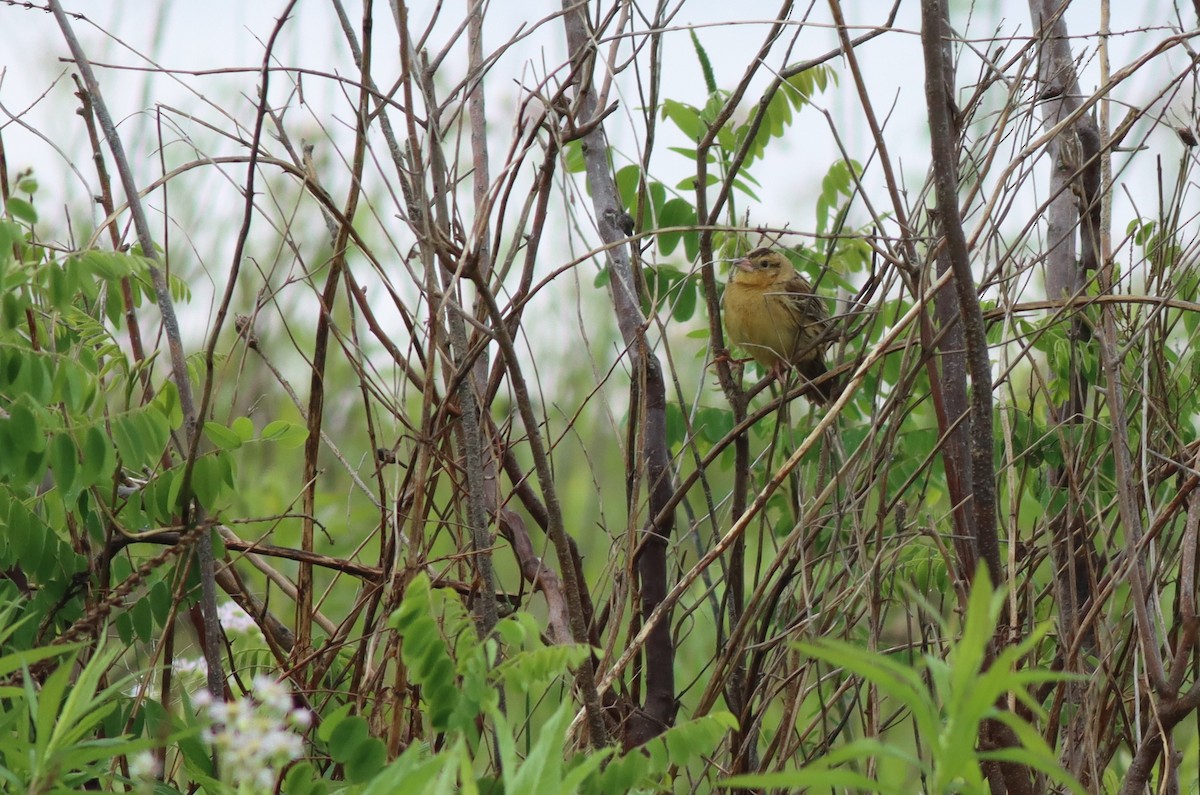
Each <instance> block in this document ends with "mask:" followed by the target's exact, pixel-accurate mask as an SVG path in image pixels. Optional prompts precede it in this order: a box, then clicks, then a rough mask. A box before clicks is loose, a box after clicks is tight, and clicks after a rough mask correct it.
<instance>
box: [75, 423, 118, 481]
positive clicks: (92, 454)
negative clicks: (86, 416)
mask: <svg viewBox="0 0 1200 795" xmlns="http://www.w3.org/2000/svg"><path fill="white" fill-rule="evenodd" d="M116 466H117V459H116V456H115V455H113V448H112V443H111V442H110V441H109V439H108V437H107V436H105V434H104V431H103V430H101V428H100V426H98V425H92V426H90V427H88V429H87V430H85V431H84V432H83V469H82V471H81V475H80V482H81V485H82V486H83V488H90V487H92V486H95V485H102V484H104V483H106V482H107V481H108V480H109V479H111V478H112V473H113V470H114V469H116Z"/></svg>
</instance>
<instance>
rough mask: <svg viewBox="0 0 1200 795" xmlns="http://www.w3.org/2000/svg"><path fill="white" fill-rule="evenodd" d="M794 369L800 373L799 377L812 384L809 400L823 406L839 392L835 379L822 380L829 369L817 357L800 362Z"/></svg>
mask: <svg viewBox="0 0 1200 795" xmlns="http://www.w3.org/2000/svg"><path fill="white" fill-rule="evenodd" d="M796 369H797V370H799V371H800V375H802V376H804V377H805V378H807V379H808V380H809V381H811V382H813V385H812V389H811V390H810V391H809V393H808V399H809V400H812V401H813V402H815V403H819V404H821V405H822V406H824V405H825V404H826V403H828V402H829V401H831V400H833V399H834V398H835V397H836V396H837V395H838V392H840V390H839V389H838V386H837V381H836V379H833V378H824V380H822V378H823V377H824V376H825V374H826V373H828V372H829V368H828V367H826V366H825V362H824V361H823V360H822V359H821V358H820V357H819V356H818V357H814V358H812V359H809V360H808V361H806V362H801V363H800V364H799V365H797V367H796Z"/></svg>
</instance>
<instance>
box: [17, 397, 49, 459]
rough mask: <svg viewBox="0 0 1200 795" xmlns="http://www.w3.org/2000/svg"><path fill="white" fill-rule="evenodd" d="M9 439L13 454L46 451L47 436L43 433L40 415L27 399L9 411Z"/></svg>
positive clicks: (20, 401)
mask: <svg viewBox="0 0 1200 795" xmlns="http://www.w3.org/2000/svg"><path fill="white" fill-rule="evenodd" d="M8 438H9V439H10V440H11V441H12V444H13V452H14V453H16V452H34V453H36V452H40V451H42V450H44V449H46V436H45V434H44V433H43V432H42V428H41V424H40V423H39V422H38V415H37V414H36V413H35V412H34V411H33V409H31V408H30V407H29V403H28V401H27V400H25V399H21V400H18V401H17V402H16V403H14V404H13V405H12V407H11V408H10V409H9V417H8Z"/></svg>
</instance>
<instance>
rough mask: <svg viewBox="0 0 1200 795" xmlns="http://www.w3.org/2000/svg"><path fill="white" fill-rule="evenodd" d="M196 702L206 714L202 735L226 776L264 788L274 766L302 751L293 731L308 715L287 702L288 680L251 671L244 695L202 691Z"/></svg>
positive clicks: (273, 773) (303, 724) (274, 772)
mask: <svg viewBox="0 0 1200 795" xmlns="http://www.w3.org/2000/svg"><path fill="white" fill-rule="evenodd" d="M196 704H197V705H198V706H200V707H202V708H206V709H207V710H208V715H209V718H210V719H211V720H212V724H213V725H212V727H211V728H210V729H206V730H205V732H204V735H203V737H204V740H205V741H206V742H208V743H211V744H212V745H213V747H214V748H215V749H216V751H217V753H218V754H219V758H220V762H221V777H222V778H223V779H225V780H226V781H230V782H238V783H239V784H243V785H244V784H248V783H252V785H253V787H254V788H255V790H257V791H268V792H269V791H271V789H272V787H274V785H275V779H276V778H277V777H278V771H279V770H281V769H282V768H283V766H284V765H286V764H287V763H288V762H290V761H292V760H293V759H298V758H299V757H300V756H301V755H302V754H303V753H304V739H303V737H301V735H300V734H299V733H297V731H300V732H302V731H303V730H304V729H306V728H308V725H309V723H310V722H311V720H312V715H311V714H310V713H309V712H308V710H305V709H295V708H293V707H292V696H291V691H290V690H289V688H288V686H287V685H286V684H283V683H281V682H277V681H275V680H274V679H272V678H271V677H269V676H256V677H255V678H254V680H253V682H252V684H251V688H250V696H249V697H247V698H243V699H238V700H237V701H230V702H217V701H213V700H212V697H211V696H210V695H209V694H208V691H203V692H202V693H200V694H198V695H197V697H196Z"/></svg>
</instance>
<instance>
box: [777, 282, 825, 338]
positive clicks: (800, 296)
mask: <svg viewBox="0 0 1200 795" xmlns="http://www.w3.org/2000/svg"><path fill="white" fill-rule="evenodd" d="M772 292H773V294H775V295H778V296H779V297H780V298H783V299H785V300H786V302H787V307H788V310H789V312H790V313H791V314H792V316H793V318H794V319H795V322H796V324H797V326H799V327H800V328H805V327H807V330H808V331H809V332H810V333H814V334H819V333H821V332H823V331H824V329H825V327H826V326H827V325H829V307H827V306H825V302H824V301H822V300H821V297H820V296H818V295H816V294H815V293H813V288H812V285H811V284H809V283H808V280H806V279H805V278H804V277H803V276H801V275H800V274H799V273H795V272H793V273H792V275H791V276H789V277H788V278H787V279H786V280H783V281H782V282H781V283H779V285H778V287H777V288H776V290H774V291H772Z"/></svg>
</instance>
